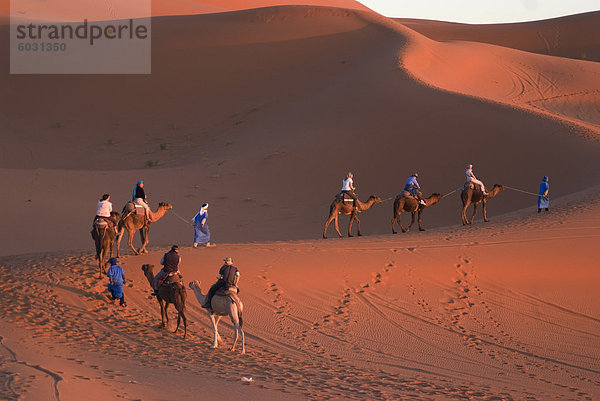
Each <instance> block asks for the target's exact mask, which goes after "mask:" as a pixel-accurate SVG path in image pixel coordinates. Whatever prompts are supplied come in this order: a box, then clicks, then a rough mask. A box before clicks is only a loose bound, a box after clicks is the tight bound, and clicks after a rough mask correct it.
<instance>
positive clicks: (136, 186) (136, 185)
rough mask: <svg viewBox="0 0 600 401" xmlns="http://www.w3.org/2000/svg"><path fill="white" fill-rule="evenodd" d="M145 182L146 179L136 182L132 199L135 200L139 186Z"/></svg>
mask: <svg viewBox="0 0 600 401" xmlns="http://www.w3.org/2000/svg"><path fill="white" fill-rule="evenodd" d="M143 183H144V181H142V180H139V181H138V182H137V184H135V187H134V188H133V194H131V199H132V200H135V191H136V190H137V189H138V187H139V186H140V184H143Z"/></svg>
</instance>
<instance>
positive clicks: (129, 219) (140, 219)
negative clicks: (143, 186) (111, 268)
mask: <svg viewBox="0 0 600 401" xmlns="http://www.w3.org/2000/svg"><path fill="white" fill-rule="evenodd" d="M172 208H173V206H171V205H170V204H169V203H166V202H160V203H159V204H158V209H157V210H156V212H153V211H152V210H149V211H148V213H149V215H148V219H146V218H145V216H144V215H143V214H136V213H135V211H132V209H135V208H134V206H133V202H127V204H126V205H125V206H124V207H123V217H121V220H119V235H118V237H117V258H118V257H119V248H120V247H121V238H123V234H124V233H125V229H127V235H128V238H127V245H129V247H130V248H131V250H132V251H133V252H134V253H135V254H136V255H139V254H140V253H146V252H147V251H146V245H148V242H149V241H150V224H151V223H154V222H156V221H158V220H160V219H161V218H162V217H163V216H164V215H165V214H166V213H167V212H168V211H169V210H170V209H172ZM136 230H140V237H141V239H142V247H141V248H140V249H139V250H137V251H136V250H135V248H134V247H133V244H132V241H133V235H134V234H135V231H136Z"/></svg>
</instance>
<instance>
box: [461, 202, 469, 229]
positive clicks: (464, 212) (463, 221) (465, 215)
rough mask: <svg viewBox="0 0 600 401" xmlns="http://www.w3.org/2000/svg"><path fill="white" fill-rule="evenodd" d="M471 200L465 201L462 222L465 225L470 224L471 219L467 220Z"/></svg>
mask: <svg viewBox="0 0 600 401" xmlns="http://www.w3.org/2000/svg"><path fill="white" fill-rule="evenodd" d="M469 204H470V202H469V201H466V202H464V203H463V210H462V223H463V226H464V225H467V224H469V220H467V208H468V207H469Z"/></svg>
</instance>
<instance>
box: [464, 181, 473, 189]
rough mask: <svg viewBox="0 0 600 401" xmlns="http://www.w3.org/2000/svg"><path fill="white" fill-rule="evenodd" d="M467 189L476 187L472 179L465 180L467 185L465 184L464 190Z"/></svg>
mask: <svg viewBox="0 0 600 401" xmlns="http://www.w3.org/2000/svg"><path fill="white" fill-rule="evenodd" d="M467 189H476V188H475V184H473V182H472V181H467V182H465V185H463V190H465V191H466V190H467Z"/></svg>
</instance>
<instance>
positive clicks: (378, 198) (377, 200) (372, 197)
mask: <svg viewBox="0 0 600 401" xmlns="http://www.w3.org/2000/svg"><path fill="white" fill-rule="evenodd" d="M371 200H372V201H373V202H374V203H379V202H381V198H380V197H379V196H375V195H371V196H369V201H371ZM367 202H368V201H367Z"/></svg>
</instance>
